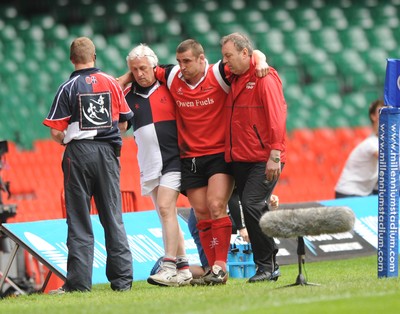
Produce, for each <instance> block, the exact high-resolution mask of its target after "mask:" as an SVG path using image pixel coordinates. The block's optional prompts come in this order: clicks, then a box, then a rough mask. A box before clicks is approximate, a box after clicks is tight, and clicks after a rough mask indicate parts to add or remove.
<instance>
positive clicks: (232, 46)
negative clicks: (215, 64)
mask: <svg viewBox="0 0 400 314" xmlns="http://www.w3.org/2000/svg"><path fill="white" fill-rule="evenodd" d="M221 46H222V56H223V62H224V63H226V65H227V66H228V67H229V69H230V70H231V72H232V73H233V75H232V77H231V78H230V82H231V90H230V92H229V94H228V97H227V100H226V103H225V111H226V120H225V121H226V129H225V160H226V161H227V162H229V163H230V164H231V165H232V170H233V176H234V179H235V183H236V187H237V191H238V194H239V198H240V201H241V204H242V207H243V214H244V219H245V224H246V227H247V231H248V234H249V238H250V242H251V245H252V249H253V254H254V255H253V257H254V262H255V264H256V266H257V272H256V274H255V275H254V276H252V277H251V278H250V279H249V282H259V281H271V280H277V279H278V277H279V276H280V272H279V270H278V265H277V263H276V254H277V252H278V248H277V246H276V244H275V241H274V239H273V238H271V237H268V236H266V235H265V234H264V233H263V232H262V230H261V228H260V225H259V221H260V218H261V216H262V215H263V214H264V212H265V211H267V210H269V208H268V200H269V199H270V197H271V195H272V191H273V189H274V187H275V185H276V183H277V182H278V178H279V175H280V173H281V169H282V167H283V165H284V162H285V136H286V114H287V106H286V101H285V98H284V95H283V90H282V82H281V80H280V78H279V76H278V73H277V72H276V70H275V69H274V68H272V67H270V70H269V72H268V74H267V75H266V76H265V77H257V76H256V75H254V66H255V63H254V57H253V47H252V45H251V43H250V41H249V39H248V38H247V37H246V36H245V35H242V34H239V33H232V34H230V35H227V36H225V37H223V38H222V39H221Z"/></svg>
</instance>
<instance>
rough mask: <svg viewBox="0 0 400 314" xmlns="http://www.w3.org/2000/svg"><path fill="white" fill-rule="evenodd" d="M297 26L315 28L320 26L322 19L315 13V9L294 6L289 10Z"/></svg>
mask: <svg viewBox="0 0 400 314" xmlns="http://www.w3.org/2000/svg"><path fill="white" fill-rule="evenodd" d="M289 12H290V15H291V16H292V17H293V19H294V21H295V23H296V25H297V27H299V28H305V29H308V30H317V29H320V28H321V26H322V21H321V20H320V18H319V16H318V15H317V11H316V10H315V9H314V8H312V7H308V6H307V7H305V6H304V7H296V8H293V9H291V10H289Z"/></svg>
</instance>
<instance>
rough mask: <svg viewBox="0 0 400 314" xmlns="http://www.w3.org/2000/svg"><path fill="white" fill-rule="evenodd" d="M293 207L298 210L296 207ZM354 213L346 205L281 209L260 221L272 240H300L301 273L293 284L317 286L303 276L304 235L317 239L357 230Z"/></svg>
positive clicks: (267, 213)
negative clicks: (319, 236) (295, 238)
mask: <svg viewBox="0 0 400 314" xmlns="http://www.w3.org/2000/svg"><path fill="white" fill-rule="evenodd" d="M294 207H296V206H295V205H294ZM354 223H355V216H354V213H353V211H352V210H351V209H350V208H348V207H344V206H330V207H325V206H318V207H309V208H296V209H293V208H292V209H278V210H274V211H268V212H266V213H265V214H264V215H263V216H262V217H261V219H260V227H261V230H262V231H263V232H264V233H265V234H266V235H267V236H270V237H276V238H294V237H297V240H298V244H297V255H298V267H299V274H298V276H297V279H296V282H295V283H294V284H291V285H288V286H289V287H290V286H297V285H302V286H303V285H317V284H312V283H308V282H307V281H306V279H305V278H304V276H303V274H302V266H303V265H304V263H305V246H304V239H303V236H316V235H321V234H333V233H342V232H348V231H351V230H352V229H353V227H354Z"/></svg>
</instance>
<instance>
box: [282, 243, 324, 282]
mask: <svg viewBox="0 0 400 314" xmlns="http://www.w3.org/2000/svg"><path fill="white" fill-rule="evenodd" d="M305 256H306V250H305V245H304V238H303V237H298V238H297V257H298V265H299V274H298V275H297V278H296V282H295V283H292V284H290V285H287V286H284V287H293V286H319V284H317V283H310V282H307V280H306V278H305V277H304V275H303V271H302V270H303V266H304V264H305Z"/></svg>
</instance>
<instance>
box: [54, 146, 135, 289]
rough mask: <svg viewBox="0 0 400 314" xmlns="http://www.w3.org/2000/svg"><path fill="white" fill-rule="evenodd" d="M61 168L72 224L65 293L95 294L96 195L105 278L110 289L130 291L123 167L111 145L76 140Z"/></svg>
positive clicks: (66, 154)
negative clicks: (93, 216)
mask: <svg viewBox="0 0 400 314" xmlns="http://www.w3.org/2000/svg"><path fill="white" fill-rule="evenodd" d="M62 169H63V172H64V190H65V205H66V209H67V225H68V236H67V247H68V261H67V280H66V282H65V285H64V289H66V290H67V291H76V290H78V291H90V290H91V288H92V267H93V255H94V236H93V229H92V224H91V219H90V200H91V197H92V196H93V197H94V200H95V203H96V207H97V210H98V213H99V219H100V222H101V224H102V226H103V228H104V235H105V246H106V251H107V262H106V275H107V278H108V280H109V282H110V283H111V288H112V289H113V290H127V289H130V287H131V285H132V280H133V266H132V255H131V251H130V248H129V245H128V239H127V236H126V231H125V227H124V224H123V221H122V210H121V192H120V165H119V160H118V158H117V157H116V155H115V153H114V149H113V147H112V146H111V145H110V144H108V143H106V142H98V141H97V142H96V141H92V140H81V141H72V142H71V143H69V144H68V145H67V147H66V150H65V153H64V157H63V161H62Z"/></svg>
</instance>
